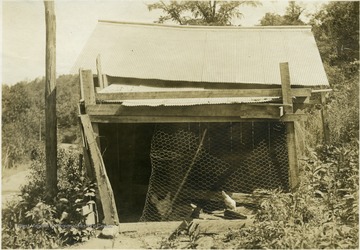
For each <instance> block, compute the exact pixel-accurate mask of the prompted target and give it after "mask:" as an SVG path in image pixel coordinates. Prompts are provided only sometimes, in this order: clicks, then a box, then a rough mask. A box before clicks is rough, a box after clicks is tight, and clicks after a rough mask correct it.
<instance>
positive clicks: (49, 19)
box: [44, 1, 57, 199]
mask: <svg viewBox="0 0 360 250" xmlns="http://www.w3.org/2000/svg"><path fill="white" fill-rule="evenodd" d="M44 5H45V22H46V73H45V133H46V139H45V141H46V142H45V145H46V148H45V152H46V153H45V154H46V189H47V197H48V198H49V199H52V198H53V197H55V196H56V194H57V119H56V17H55V4H54V1H44Z"/></svg>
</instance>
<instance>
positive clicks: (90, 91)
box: [80, 70, 100, 148]
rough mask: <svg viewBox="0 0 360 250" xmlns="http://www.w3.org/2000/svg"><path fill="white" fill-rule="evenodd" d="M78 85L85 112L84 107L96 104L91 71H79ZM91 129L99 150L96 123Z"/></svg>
mask: <svg viewBox="0 0 360 250" xmlns="http://www.w3.org/2000/svg"><path fill="white" fill-rule="evenodd" d="M80 83H81V84H82V86H83V88H82V92H83V95H84V97H83V99H84V102H85V110H86V106H88V105H92V104H96V99H95V85H94V78H93V74H92V72H91V70H82V71H80ZM92 129H93V131H94V132H95V133H96V135H97V136H96V142H97V145H98V147H99V148H100V138H99V136H98V135H99V128H98V124H97V123H93V124H92Z"/></svg>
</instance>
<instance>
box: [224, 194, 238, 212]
mask: <svg viewBox="0 0 360 250" xmlns="http://www.w3.org/2000/svg"><path fill="white" fill-rule="evenodd" d="M221 195H222V197H223V198H224V203H225V205H226V207H227V208H228V209H230V210H235V209H236V201H234V200H233V199H231V197H230V196H229V195H227V194H226V193H225V192H224V191H221Z"/></svg>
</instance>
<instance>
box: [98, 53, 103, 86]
mask: <svg viewBox="0 0 360 250" xmlns="http://www.w3.org/2000/svg"><path fill="white" fill-rule="evenodd" d="M96 71H97V76H98V81H99V86H100V89H103V88H104V81H103V74H102V70H101V56H100V54H99V55H98V56H97V57H96Z"/></svg>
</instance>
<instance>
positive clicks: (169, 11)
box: [148, 1, 261, 26]
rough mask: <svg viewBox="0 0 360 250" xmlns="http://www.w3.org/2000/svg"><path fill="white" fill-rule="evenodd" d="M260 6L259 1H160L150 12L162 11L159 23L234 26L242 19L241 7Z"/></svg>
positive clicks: (150, 7)
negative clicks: (234, 21) (234, 23)
mask: <svg viewBox="0 0 360 250" xmlns="http://www.w3.org/2000/svg"><path fill="white" fill-rule="evenodd" d="M243 5H249V6H253V7H256V6H259V5H261V3H260V2H259V1H170V2H169V3H165V2H164V1H159V2H156V3H153V4H149V5H148V9H149V11H152V10H162V11H163V13H164V14H165V15H164V16H160V17H159V19H158V21H156V22H157V23H164V22H166V21H169V20H171V21H173V22H175V23H178V24H180V25H219V26H225V25H232V23H231V21H232V19H234V18H241V17H242V13H241V12H240V6H243Z"/></svg>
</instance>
